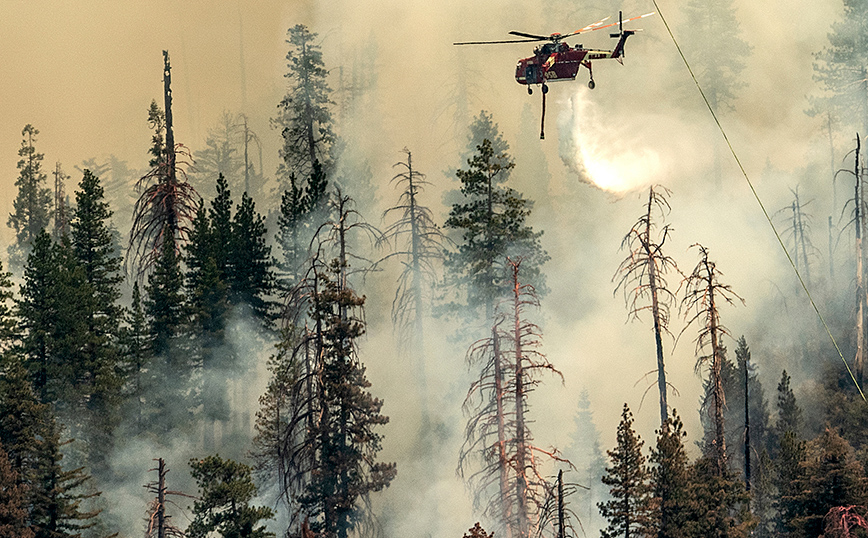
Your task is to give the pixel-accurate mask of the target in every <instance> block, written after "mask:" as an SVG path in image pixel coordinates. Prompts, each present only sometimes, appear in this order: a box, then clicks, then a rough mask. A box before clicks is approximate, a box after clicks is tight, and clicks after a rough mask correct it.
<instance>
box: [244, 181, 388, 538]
mask: <svg viewBox="0 0 868 538" xmlns="http://www.w3.org/2000/svg"><path fill="white" fill-rule="evenodd" d="M351 204H352V200H351V199H350V198H349V197H347V196H343V195H341V194H340V193H339V192H338V193H337V195H336V196H335V197H334V199H333V200H332V201H331V207H332V210H333V214H332V217H331V218H329V219H328V220H327V221H326V222H325V223H323V224H322V225H321V226H320V229H319V230H318V233H317V234H316V236H315V241H316V242H317V244H316V247H315V248H312V250H313V252H314V256H313V257H312V259H311V260H310V262H309V263H308V266H309V269H308V271H307V275H306V278H305V279H304V280H303V281H302V283H301V284H300V285H299V286H296V288H294V289H293V290H292V293H291V294H290V296H289V297H290V303H289V304H287V307H286V309H285V319H284V325H285V328H284V338H283V340H282V342H281V343H280V345H279V347H278V350H279V353H278V355H277V356H276V357H274V358H272V363H271V365H270V366H271V370H272V376H273V377H272V380H271V383H270V384H269V388H268V392H267V393H266V394H265V395H264V396H263V397H262V398H261V399H260V402H261V410H260V412H259V413H258V414H257V436H256V439H255V441H254V442H255V457H256V460H257V471H258V472H259V474H260V476H261V477H263V478H266V479H270V480H275V481H276V482H277V484H278V486H279V488H280V492H281V496H282V498H283V500H284V502H285V503H286V504H287V506H288V507H289V508H290V515H291V521H290V530H289V532H300V530H301V529H302V528H303V526H304V524H305V523H307V524H309V526H310V529H311V530H312V531H313V532H315V533H318V534H320V535H322V536H326V537H332V538H345V537H346V536H347V535H348V533H350V532H351V531H353V529H356V528H358V527H359V526H360V525H362V526H364V525H373V520H372V517H371V515H370V510H369V506H368V495H369V494H370V493H372V492H376V491H379V490H381V489H383V488H385V487H387V486H388V485H389V483H390V482H391V480H392V479H393V478H394V476H395V473H396V468H395V465H394V464H393V463H379V462H376V454H377V453H378V452H379V450H380V443H381V438H382V436H381V435H380V434H379V433H378V432H377V426H380V425H384V424H386V423H387V422H388V417H386V416H384V415H382V414H380V410H381V408H382V401H381V400H379V399H377V398H374V397H373V396H372V395H371V394H370V393H369V392H368V391H367V388H368V387H370V383H369V382H368V381H367V379H366V378H365V368H364V365H363V364H362V362H361V360H360V359H359V357H358V352H357V344H356V341H357V339H358V338H359V337H361V336H362V335H363V334H364V332H365V322H364V310H363V307H364V297H360V296H358V295H357V294H356V292H355V291H354V289H353V288H352V286H351V285H350V282H349V278H350V276H351V275H352V273H353V269H352V268H351V262H353V261H355V260H359V259H364V258H361V257H359V256H355V255H354V254H353V252H352V248H351V246H352V245H351V243H350V240H351V237H352V235H353V234H354V233H356V231H361V230H364V231H367V232H370V233H375V232H374V229H373V227H371V226H370V225H368V224H366V223H364V222H363V221H361V220H360V219H358V214H357V213H356V212H355V211H354V210H352V209H351V207H350V206H351ZM326 259H327V260H330V261H329V262H328V263H325V262H324V261H323V260H326Z"/></svg>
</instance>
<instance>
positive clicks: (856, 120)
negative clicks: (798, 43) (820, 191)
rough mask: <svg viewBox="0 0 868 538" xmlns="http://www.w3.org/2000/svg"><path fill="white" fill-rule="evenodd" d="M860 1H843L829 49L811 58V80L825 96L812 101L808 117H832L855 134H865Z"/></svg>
mask: <svg viewBox="0 0 868 538" xmlns="http://www.w3.org/2000/svg"><path fill="white" fill-rule="evenodd" d="M866 12H868V10H866V2H865V1H864V0H845V1H844V13H843V14H842V16H841V19H840V20H839V21H837V22H835V23H834V24H832V31H831V32H830V33H829V34H828V38H829V46H828V47H826V48H824V49H823V50H822V51H820V52H818V53H816V54H814V58H815V60H816V62H815V63H814V80H816V81H817V82H819V83H820V84H821V86H822V88H823V90H824V91H825V94H824V95H823V96H821V97H819V98H815V99H813V100H812V101H813V105H814V106H813V109H812V110H811V111H810V113H814V114H817V113H820V114H823V115H824V116H825V115H826V112H827V111H828V112H830V113H832V114H834V116H835V117H836V118H837V119H838V120H839V121H844V122H847V123H849V124H851V125H852V126H853V127H855V128H856V130H858V131H860V132H862V133H865V132H868V50H866V48H865V35H866V33H868V14H866Z"/></svg>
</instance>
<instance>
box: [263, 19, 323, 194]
mask: <svg viewBox="0 0 868 538" xmlns="http://www.w3.org/2000/svg"><path fill="white" fill-rule="evenodd" d="M287 35H288V37H289V39H288V40H287V41H286V42H287V44H288V45H289V46H290V50H289V52H288V53H287V55H286V59H287V61H288V62H289V63H288V64H287V67H288V68H289V71H288V72H287V74H286V75H285V76H286V78H287V79H288V80H289V84H290V88H289V91H288V92H287V94H286V96H285V97H284V98H283V99H282V100H281V102H280V104H279V105H278V109H279V116H278V117H277V118H274V119H272V122H273V123H274V124H275V125H276V126H277V127H278V128H280V130H281V134H282V136H283V147H282V148H281V151H280V157H281V159H282V161H283V162H282V163H281V165H280V167H279V168H278V175H279V176H280V177H281V178H282V179H281V181H282V183H283V184H284V187H283V188H282V190H284V191H285V190H289V189H288V183H287V182H288V181H289V178H290V177H291V176H293V175H294V176H295V178H307V177H310V176H311V175H313V166H314V163H316V162H319V163H320V164H321V165H322V167H323V169H324V170H325V171H326V175H328V174H329V173H331V169H332V162H331V148H332V145H333V144H334V143H335V135H334V133H333V132H332V116H331V110H330V109H331V107H332V105H333V104H334V103H332V101H331V89H330V88H329V86H328V82H327V80H326V78H327V76H328V70H326V68H325V64H324V63H323V60H322V51H321V50H320V46H319V44H318V42H317V34H315V33H312V32H311V31H310V30H308V28H307V27H306V26H304V25H303V24H297V25H295V26H294V27H292V28H290V29H289V30H288V31H287Z"/></svg>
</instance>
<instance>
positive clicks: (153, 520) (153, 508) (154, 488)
mask: <svg viewBox="0 0 868 538" xmlns="http://www.w3.org/2000/svg"><path fill="white" fill-rule="evenodd" d="M156 462H157V466H156V467H154V468H153V469H148V472H149V473H152V472H154V471H156V472H157V480H156V481H155V482H149V483H147V484H145V489H147V490H148V492H149V493H152V494H154V500H153V501H151V503H150V504H149V505H148V526H147V527H146V528H145V538H172V537H175V538H183V537H184V532H183V531H182V530H181V529H179V528H177V527H175V526H174V525H172V523H171V522H170V521H169V520H170V519H171V516H170V515H168V514H166V504H167V503H168V502H170V501H169V500H168V499H167V496H169V495H176V496H184V497H190V496H189V495H184V494H183V493H181V492H178V491H169V489H168V488H167V487H166V474H167V473H168V472H169V470H168V469H166V462H165V461H163V458H159V459H157V460H156Z"/></svg>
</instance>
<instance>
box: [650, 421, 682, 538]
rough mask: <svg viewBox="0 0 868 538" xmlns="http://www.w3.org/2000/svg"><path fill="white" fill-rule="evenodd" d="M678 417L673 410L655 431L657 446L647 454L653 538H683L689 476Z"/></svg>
mask: <svg viewBox="0 0 868 538" xmlns="http://www.w3.org/2000/svg"><path fill="white" fill-rule="evenodd" d="M685 437H687V434H686V433H685V432H684V429H683V425H682V424H681V418H679V417H678V414H677V413H675V411H674V410H673V412H672V416H670V417H668V418H667V423H666V424H664V425H663V426H661V428H660V429H659V430H658V431H657V446H656V448H655V449H654V450H652V451H651V486H652V488H653V492H654V493H653V495H654V502H653V505H654V516H653V519H654V522H653V527H654V528H655V530H656V532H655V533H654V535H656V536H657V538H685V537H686V536H687V534H686V529H685V525H686V524H687V521H688V519H689V518H690V516H691V515H692V514H691V513H690V511H689V504H690V493H691V487H692V483H691V476H690V471H689V462H688V459H687V453H686V452H685V450H684V441H683V439H684V438H685Z"/></svg>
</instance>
